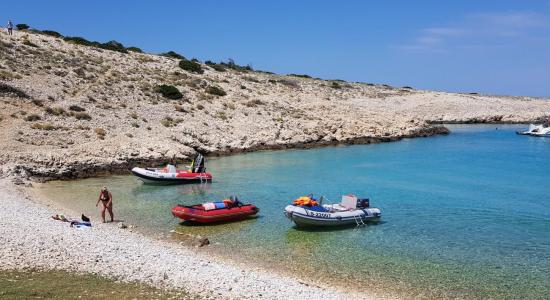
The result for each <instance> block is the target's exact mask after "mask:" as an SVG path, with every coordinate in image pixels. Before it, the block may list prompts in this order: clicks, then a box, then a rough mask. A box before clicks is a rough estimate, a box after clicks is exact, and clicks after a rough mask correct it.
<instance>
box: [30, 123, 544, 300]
mask: <svg viewBox="0 0 550 300" xmlns="http://www.w3.org/2000/svg"><path fill="white" fill-rule="evenodd" d="M522 127H524V126H521V125H468V126H466V125H453V126H450V128H451V130H452V134H450V135H448V136H436V137H430V138H418V139H405V140H402V141H399V142H393V143H382V144H375V145H355V146H338V147H326V148H319V149H309V150H286V151H264V152H256V153H247V154H239V155H235V156H228V157H221V158H213V159H210V160H209V161H208V165H207V167H208V170H209V171H210V172H212V173H213V175H214V182H213V183H212V184H202V185H201V184H198V185H186V186H161V187H159V186H147V185H143V184H141V183H140V182H139V181H138V180H137V179H136V178H134V177H132V176H109V177H102V178H91V179H85V180H78V181H56V182H50V183H47V184H45V185H43V187H42V188H41V191H40V192H41V193H42V194H43V195H45V196H46V197H48V198H49V199H51V200H53V201H55V202H57V203H59V204H60V205H61V206H63V207H67V208H68V209H71V210H74V211H81V212H83V213H85V214H90V215H94V216H95V215H97V210H96V208H95V201H96V200H97V193H98V191H99V188H100V187H101V186H102V185H107V186H109V188H110V189H111V191H112V192H113V194H114V196H115V212H116V214H117V219H124V220H125V222H127V223H129V224H137V225H139V228H140V230H143V231H144V232H146V233H148V234H153V235H157V236H158V235H159V234H163V235H164V236H165V237H166V238H173V239H178V236H177V235H173V234H170V231H171V230H176V231H178V232H181V233H184V234H185V233H190V234H193V235H201V236H207V237H208V238H209V239H210V240H211V241H212V242H214V243H216V245H218V246H216V247H215V248H216V249H217V250H215V251H218V252H220V254H222V255H226V256H228V257H230V258H234V259H237V260H242V261H246V260H250V261H251V262H253V263H257V264H260V265H265V266H270V267H274V268H280V269H283V270H285V271H287V272H299V273H301V274H303V276H306V277H307V276H311V277H314V278H317V279H320V280H321V281H338V282H340V283H339V285H342V286H346V285H349V286H351V287H353V288H357V287H358V286H361V285H365V286H371V287H374V288H375V289H377V290H378V289H380V290H384V289H389V290H392V291H393V292H395V293H397V294H402V295H408V296H418V297H430V298H433V297H444V298H453V297H466V298H516V299H517V298H529V299H543V298H544V297H545V296H546V295H548V294H550V275H549V274H550V197H549V195H550V185H549V184H548V170H550V139H544V138H533V137H525V136H517V135H515V133H514V131H515V130H517V129H519V128H522ZM308 193H315V194H317V195H318V194H321V195H324V196H326V197H328V198H329V199H331V200H333V201H338V199H339V197H340V196H341V195H342V194H344V193H355V194H357V195H359V196H367V197H370V198H371V204H372V206H375V207H380V208H381V209H382V213H383V221H382V222H381V223H380V224H377V225H369V226H366V227H362V228H349V229H343V230H318V231H304V230H299V229H296V228H294V227H293V225H292V224H291V223H290V222H289V221H288V220H287V219H286V218H285V217H284V215H283V213H282V209H283V208H284V206H285V205H286V204H288V203H289V202H290V201H291V200H293V199H295V198H297V197H299V196H301V195H304V194H308ZM230 194H236V195H239V196H240V198H241V199H242V200H244V201H246V200H250V201H251V202H253V203H254V204H256V205H257V206H259V207H260V209H261V211H260V216H259V217H258V218H255V219H250V220H246V221H244V222H239V223H230V224H224V225H218V226H204V227H198V226H182V225H179V224H178V221H177V220H176V219H173V218H172V216H171V214H170V208H171V207H172V206H174V205H175V204H178V203H181V204H193V203H198V202H205V201H212V200H219V199H223V198H224V197H227V196H229V195H230ZM367 290H368V288H367Z"/></svg>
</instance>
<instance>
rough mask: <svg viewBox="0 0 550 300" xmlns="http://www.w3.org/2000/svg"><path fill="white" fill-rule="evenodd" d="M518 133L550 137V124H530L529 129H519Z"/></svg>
mask: <svg viewBox="0 0 550 300" xmlns="http://www.w3.org/2000/svg"><path fill="white" fill-rule="evenodd" d="M545 125H546V126H545ZM516 133H517V134H520V135H530V136H537V137H550V126H548V125H547V124H543V125H534V124H530V125H529V129H528V130H527V131H517V132H516Z"/></svg>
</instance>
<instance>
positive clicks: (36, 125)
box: [31, 123, 61, 130]
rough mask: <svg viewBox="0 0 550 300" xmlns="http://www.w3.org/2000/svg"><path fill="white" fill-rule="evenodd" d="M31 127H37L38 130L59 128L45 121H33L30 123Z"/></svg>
mask: <svg viewBox="0 0 550 300" xmlns="http://www.w3.org/2000/svg"><path fill="white" fill-rule="evenodd" d="M31 128H32V129H39V130H57V129H60V128H61V127H59V126H55V125H53V124H51V123H45V124H40V123H34V124H32V125H31Z"/></svg>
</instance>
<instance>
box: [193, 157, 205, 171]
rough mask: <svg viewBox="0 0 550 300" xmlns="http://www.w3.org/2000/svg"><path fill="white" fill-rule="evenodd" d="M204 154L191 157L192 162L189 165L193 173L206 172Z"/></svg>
mask: <svg viewBox="0 0 550 300" xmlns="http://www.w3.org/2000/svg"><path fill="white" fill-rule="evenodd" d="M204 162H205V159H204V156H202V154H200V153H199V154H197V156H195V159H193V164H192V165H191V171H192V172H193V173H204V172H206V168H205V167H204Z"/></svg>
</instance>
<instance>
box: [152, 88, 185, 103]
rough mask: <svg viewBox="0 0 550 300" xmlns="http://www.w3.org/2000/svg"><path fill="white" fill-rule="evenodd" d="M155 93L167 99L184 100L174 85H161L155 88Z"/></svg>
mask: <svg viewBox="0 0 550 300" xmlns="http://www.w3.org/2000/svg"><path fill="white" fill-rule="evenodd" d="M155 92H157V93H160V94H162V96H164V97H165V98H168V99H172V100H178V99H181V98H183V94H182V93H181V92H180V91H179V90H178V88H177V87H175V86H173V85H166V84H163V85H159V86H157V87H156V88H155Z"/></svg>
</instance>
